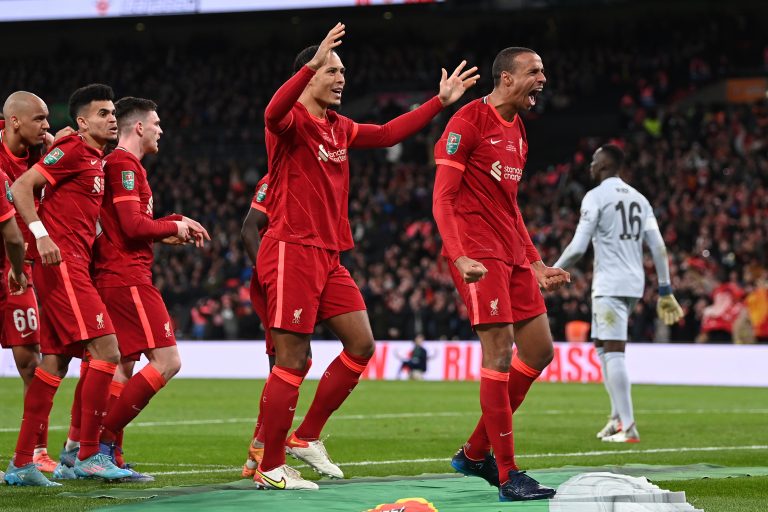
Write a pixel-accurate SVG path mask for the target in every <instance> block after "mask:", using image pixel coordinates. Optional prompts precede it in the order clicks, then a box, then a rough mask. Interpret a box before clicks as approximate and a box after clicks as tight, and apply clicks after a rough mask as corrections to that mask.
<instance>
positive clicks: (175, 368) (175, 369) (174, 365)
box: [162, 355, 181, 382]
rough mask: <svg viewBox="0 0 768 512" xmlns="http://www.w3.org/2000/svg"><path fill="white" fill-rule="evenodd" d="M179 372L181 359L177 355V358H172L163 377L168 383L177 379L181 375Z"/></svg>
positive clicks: (163, 372) (164, 369)
mask: <svg viewBox="0 0 768 512" xmlns="http://www.w3.org/2000/svg"><path fill="white" fill-rule="evenodd" d="M179 370H181V358H179V357H178V355H177V356H176V357H174V358H171V360H170V361H168V363H167V364H166V366H165V368H163V371H162V374H163V377H165V381H166V382H168V381H169V380H171V379H172V378H173V377H175V376H176V374H177V373H179Z"/></svg>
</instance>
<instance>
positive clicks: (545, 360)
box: [539, 343, 555, 370]
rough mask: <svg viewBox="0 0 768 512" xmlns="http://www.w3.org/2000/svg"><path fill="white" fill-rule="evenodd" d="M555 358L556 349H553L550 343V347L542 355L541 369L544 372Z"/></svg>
mask: <svg viewBox="0 0 768 512" xmlns="http://www.w3.org/2000/svg"><path fill="white" fill-rule="evenodd" d="M554 358H555V349H554V348H553V347H552V344H551V343H550V345H549V347H547V349H545V350H544V351H543V352H542V354H541V359H540V363H541V364H540V368H539V369H541V370H543V369H544V368H546V367H547V366H549V363H551V362H552V360H553V359H554Z"/></svg>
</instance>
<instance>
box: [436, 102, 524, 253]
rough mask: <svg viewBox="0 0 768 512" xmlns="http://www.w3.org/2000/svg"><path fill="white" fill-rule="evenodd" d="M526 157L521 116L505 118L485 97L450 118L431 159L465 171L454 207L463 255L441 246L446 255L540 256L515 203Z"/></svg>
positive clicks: (438, 163) (439, 163)
mask: <svg viewBox="0 0 768 512" xmlns="http://www.w3.org/2000/svg"><path fill="white" fill-rule="evenodd" d="M527 155H528V143H527V141H526V137H525V128H524V127H523V123H522V121H521V119H520V117H519V116H515V118H514V119H513V120H512V121H511V122H508V121H505V120H504V119H503V118H502V117H501V115H499V113H498V112H497V111H496V109H495V108H493V107H492V106H491V105H489V104H488V103H487V98H485V97H484V98H480V99H477V100H474V101H472V102H470V103H468V104H467V105H465V106H464V107H462V108H461V109H460V110H459V111H458V112H456V114H454V115H453V117H451V119H450V121H448V125H447V126H446V128H445V131H444V132H443V135H442V136H441V137H440V140H439V141H438V142H437V144H435V163H436V164H437V165H438V166H440V165H445V166H449V167H453V168H455V169H458V170H459V171H461V172H462V173H463V174H462V179H461V184H460V186H459V190H458V196H457V197H456V201H455V205H454V209H453V212H454V214H455V222H456V224H457V228H458V234H459V239H460V242H461V251H462V254H451V251H450V250H449V249H448V248H447V247H446V245H447V244H444V246H443V254H444V255H446V256H449V257H450V258H452V259H454V258H457V257H458V256H461V255H464V256H468V257H470V258H497V259H501V260H504V261H506V262H507V263H510V264H514V265H521V264H524V263H525V262H526V259H527V260H529V261H535V260H534V258H535V259H538V253H537V252H536V249H535V248H533V245H532V244H531V241H530V237H529V236H528V232H527V230H526V228H525V224H524V223H523V220H522V217H521V215H520V211H519V209H518V207H517V190H518V184H519V182H520V180H521V179H522V177H523V169H524V168H525V161H526V157H527ZM439 178H440V176H439V173H438V177H437V179H439Z"/></svg>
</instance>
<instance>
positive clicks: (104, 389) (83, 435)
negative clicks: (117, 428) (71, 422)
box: [77, 360, 117, 460]
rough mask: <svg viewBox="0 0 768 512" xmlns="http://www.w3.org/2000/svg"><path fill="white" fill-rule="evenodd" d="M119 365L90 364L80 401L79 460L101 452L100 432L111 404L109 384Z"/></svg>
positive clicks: (92, 361) (102, 362)
mask: <svg viewBox="0 0 768 512" xmlns="http://www.w3.org/2000/svg"><path fill="white" fill-rule="evenodd" d="M116 369H117V365H116V364H115V363H109V362H107V361H101V360H91V362H90V363H88V373H87V374H86V376H85V380H84V381H83V390H82V394H81V397H80V399H81V400H82V404H83V405H82V408H81V414H82V417H81V418H80V451H79V452H78V453H77V458H78V459H79V460H85V459H87V458H88V457H90V456H92V455H95V454H97V453H98V452H99V432H100V431H101V424H102V421H103V419H104V416H105V415H106V414H107V403H108V402H109V383H110V382H112V377H114V375H115V370H116Z"/></svg>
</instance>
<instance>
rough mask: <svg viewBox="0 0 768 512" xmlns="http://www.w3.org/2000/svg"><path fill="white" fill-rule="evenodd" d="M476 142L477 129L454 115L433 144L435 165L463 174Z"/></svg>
mask: <svg viewBox="0 0 768 512" xmlns="http://www.w3.org/2000/svg"><path fill="white" fill-rule="evenodd" d="M477 140H478V136H477V128H476V127H475V126H474V125H473V124H471V123H470V122H469V121H467V120H466V119H464V118H463V117H459V116H458V115H454V116H453V117H452V118H451V120H450V121H448V125H447V126H446V127H445V131H444V132H443V135H442V136H441V137H440V140H438V141H437V143H436V144H435V164H436V165H438V166H439V165H447V166H448V167H453V168H454V169H458V170H459V171H461V172H464V170H465V169H466V168H467V164H468V163H469V157H470V155H471V154H472V151H473V150H474V149H475V146H476V145H477Z"/></svg>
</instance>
